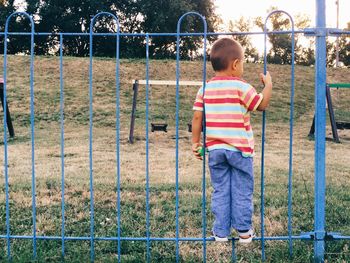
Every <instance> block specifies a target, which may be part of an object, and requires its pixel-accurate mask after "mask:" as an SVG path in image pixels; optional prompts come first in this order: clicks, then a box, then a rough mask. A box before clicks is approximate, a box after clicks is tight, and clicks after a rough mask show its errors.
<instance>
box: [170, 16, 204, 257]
mask: <svg viewBox="0 0 350 263" xmlns="http://www.w3.org/2000/svg"><path fill="white" fill-rule="evenodd" d="M188 15H195V16H199V17H200V18H201V19H202V22H203V39H204V41H203V49H204V52H203V77H202V78H203V94H204V91H205V84H206V47H207V41H206V39H207V22H206V20H205V17H203V16H202V15H200V14H199V13H196V12H188V13H185V14H184V15H182V16H181V17H180V18H179V20H178V22H177V31H176V155H175V161H176V188H175V191H176V262H179V186H178V184H179V108H180V107H179V105H180V103H179V98H180V96H179V92H180V88H179V87H180V85H179V82H180V32H181V22H182V20H183V19H184V18H185V17H186V16H188ZM203 115H204V128H203V147H204V149H205V135H206V131H205V130H206V129H205V107H204V110H203ZM205 159H206V158H205V151H204V156H203V178H202V188H203V189H202V225H203V231H202V237H203V241H202V242H203V262H206V242H207V240H206V190H205V189H206V182H205V177H206V176H205V166H206V163H205Z"/></svg>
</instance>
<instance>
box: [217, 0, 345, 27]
mask: <svg viewBox="0 0 350 263" xmlns="http://www.w3.org/2000/svg"><path fill="white" fill-rule="evenodd" d="M214 4H215V6H216V7H217V13H218V14H219V15H221V17H222V19H223V20H224V22H226V23H227V21H229V20H233V21H235V20H238V19H239V18H240V17H241V16H244V17H245V18H249V17H251V18H255V17H257V16H261V17H263V19H264V18H265V17H266V16H267V10H268V9H269V7H271V6H275V7H277V8H278V9H282V10H284V11H286V12H288V13H289V14H291V15H292V17H295V16H296V15H298V14H304V15H308V16H309V17H310V19H311V25H312V26H314V25H315V9H316V0H241V1H236V0H214ZM349 10H350V1H349V0H339V27H340V28H345V27H346V24H347V22H349V21H350V15H349ZM336 17H337V8H336V0H326V24H327V27H331V28H335V27H336V25H337V23H336V21H337V19H336Z"/></svg>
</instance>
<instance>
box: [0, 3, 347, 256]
mask: <svg viewBox="0 0 350 263" xmlns="http://www.w3.org/2000/svg"><path fill="white" fill-rule="evenodd" d="M325 11H326V6H325V0H316V26H315V28H312V29H308V30H300V31H295V30H294V25H293V26H292V30H290V31H283V32H280V31H279V32H271V31H267V27H266V22H267V20H268V18H269V17H270V16H271V15H272V14H274V13H276V12H281V13H284V14H286V15H287V16H288V17H289V18H290V20H291V22H292V24H293V20H292V18H291V17H290V15H289V14H288V13H286V12H284V11H279V10H276V11H273V12H272V13H271V14H269V16H268V17H267V19H266V21H265V27H264V32H255V34H264V36H265V52H264V53H265V67H264V71H265V72H266V69H267V65H266V39H267V34H274V33H278V34H291V35H292V50H293V52H292V56H293V58H292V61H294V34H295V33H299V34H307V35H309V36H312V37H315V39H316V62H317V63H316V66H315V111H316V112H315V154H314V158H315V173H314V174H315V182H314V189H315V191H314V192H315V194H314V207H315V208H314V213H313V214H314V227H313V229H311V232H308V233H297V234H296V235H293V232H292V223H291V222H292V211H291V204H292V175H293V147H292V146H293V106H294V101H293V98H294V97H293V95H294V63H292V67H291V68H292V71H291V74H292V80H291V103H290V106H291V107H290V144H289V175H288V234H287V235H284V236H266V235H265V232H264V229H265V222H264V217H265V214H264V205H265V199H264V186H265V185H264V171H265V161H264V153H265V127H266V126H265V125H266V117H265V116H266V114H265V113H264V114H263V123H262V151H261V152H262V155H261V219H260V222H261V235H260V236H258V237H256V238H254V240H255V241H259V242H260V243H261V260H262V261H264V260H265V259H266V255H265V241H266V240H269V241H275V240H284V241H287V242H288V244H289V253H290V255H291V256H292V255H293V241H294V240H307V241H312V242H313V248H314V260H315V262H324V258H325V242H326V241H336V240H348V239H350V237H349V236H345V235H341V234H336V233H332V232H327V231H326V220H325V210H326V209H325V208H326V207H325V204H326V203H325V197H326V191H325V190H326V182H325V179H326V177H325V146H326V145H325V125H326V122H325V99H324V98H325V96H326V89H325V88H324V87H325V86H326V37H327V36H329V35H331V34H332V35H335V36H336V35H340V34H350V32H346V31H342V30H335V29H329V28H326V21H325V15H326V13H325ZM16 15H22V16H25V17H27V18H28V19H29V20H30V25H31V31H30V32H19V33H20V34H21V33H22V34H27V35H30V39H31V42H30V46H31V49H30V110H31V114H30V117H31V156H32V176H31V180H32V186H31V193H32V207H31V208H32V233H31V234H28V232H25V234H22V235H14V234H13V231H12V229H11V224H10V212H9V211H10V210H9V206H10V195H9V174H8V158H7V152H8V149H7V146H8V145H7V133H6V132H5V133H4V178H5V202H6V204H5V206H6V207H5V211H6V216H5V226H6V227H5V230H4V232H5V233H4V234H2V235H0V238H1V239H3V240H4V241H5V243H6V256H7V259H8V260H9V261H10V260H11V253H13V252H11V249H12V246H13V245H12V242H13V241H14V240H16V239H26V240H31V241H32V243H33V246H32V254H33V259H34V260H35V259H36V258H37V242H38V240H45V241H47V242H50V240H53V241H57V240H58V241H61V247H62V250H61V254H62V258H64V257H65V253H66V248H65V244H66V242H71V241H73V240H74V241H75V242H81V241H87V242H89V244H90V259H91V261H94V258H95V243H96V242H97V241H99V242H103V241H110V242H116V244H117V249H116V253H117V256H118V262H120V261H121V256H122V253H121V242H145V243H146V251H145V256H146V261H147V262H150V260H151V246H150V244H151V242H153V241H157V242H174V243H175V244H176V251H175V253H176V262H179V261H180V253H179V251H180V242H197V243H200V244H201V245H202V251H203V262H205V261H206V256H207V249H206V247H207V242H211V241H214V239H213V238H211V237H208V236H207V224H206V220H207V217H206V201H207V199H206V198H207V197H206V179H207V178H206V169H205V168H206V158H203V176H202V209H201V210H202V236H201V237H180V235H179V227H180V224H179V132H178V131H179V86H180V83H181V82H180V80H179V73H180V66H179V61H180V55H179V53H180V52H179V50H180V37H182V36H202V37H203V40H204V41H203V51H204V52H203V60H204V61H206V39H207V36H208V35H229V34H246V35H248V34H252V33H254V32H239V33H208V32H207V24H206V20H205V18H204V17H203V16H201V15H200V14H198V13H194V12H190V13H186V14H184V15H183V16H182V17H181V18H180V19H179V21H178V24H177V32H176V33H163V34H159V33H137V34H136V33H135V34H130V33H125V34H124V33H120V31H119V21H118V19H117V17H116V16H115V15H113V14H111V13H105V12H103V13H99V14H97V15H96V16H94V17H93V19H92V20H91V24H90V32H89V33H88V34H84V33H81V34H80V33H75V35H85V36H89V37H90V68H89V99H90V100H89V106H90V122H89V166H90V169H89V180H90V181H89V183H90V184H89V193H90V207H89V208H90V209H89V216H90V222H89V223H90V232H89V234H88V235H86V236H77V235H75V236H74V235H69V234H68V233H67V231H66V230H65V218H66V214H65V206H66V203H65V170H64V160H65V151H64V125H63V123H64V121H63V75H62V67H63V64H62V57H63V52H62V46H63V38H64V37H65V36H71V35H73V33H58V34H57V35H58V37H59V39H60V44H59V49H60V70H61V71H60V72H61V73H60V84H61V85H60V86H61V155H60V156H61V163H62V183H61V194H62V197H61V206H62V218H61V229H62V230H61V234H60V235H51V236H45V235H41V234H39V232H38V229H37V226H36V222H37V219H36V214H37V212H36V174H35V172H36V169H35V163H36V162H35V161H36V160H35V151H34V150H35V143H34V138H35V136H34V131H35V129H34V63H33V62H34V36H35V34H37V33H36V32H35V30H34V21H33V19H32V17H31V16H29V15H28V14H27V13H23V12H19V13H13V14H11V15H10V16H9V17H8V18H7V20H6V24H5V32H4V33H2V32H0V35H1V36H3V37H4V38H5V39H7V37H8V35H9V34H10V33H9V31H8V25H9V21H10V20H11V19H12V18H13V17H14V16H16ZM102 15H103V16H109V17H111V18H113V19H114V20H115V23H116V25H117V26H118V30H117V32H116V33H113V34H107V33H106V34H105V35H106V36H112V37H116V39H117V41H116V61H115V63H116V74H115V76H116V98H117V99H116V112H117V114H116V120H117V123H116V142H117V143H116V181H117V183H116V195H117V201H116V211H117V216H116V228H117V231H116V234H115V235H113V236H95V219H94V214H95V212H94V207H95V203H94V172H93V147H92V146H93V140H92V131H93V129H92V124H93V118H92V101H93V99H92V94H93V93H92V77H93V70H92V57H93V53H92V50H93V49H92V47H93V36H94V35H95V33H94V32H93V28H94V24H95V20H96V19H97V18H98V17H99V16H102ZM188 15H194V16H197V17H198V18H199V19H200V20H201V21H202V22H203V28H204V29H203V32H201V33H181V32H180V27H181V23H182V21H183V19H184V18H185V17H186V16H188ZM13 34H16V33H13ZM40 34H41V35H52V33H51V32H48V33H40ZM99 35H103V34H99ZM130 35H131V36H137V37H144V38H145V43H146V83H147V84H146V124H145V125H146V126H145V127H146V133H145V136H146V144H145V145H146V155H145V158H146V168H145V174H146V176H145V177H146V178H145V189H146V202H145V207H146V228H145V229H146V230H145V236H144V237H139V236H137V237H133V236H123V235H122V233H121V228H122V221H121V212H120V211H121V205H120V203H121V201H120V200H121V180H120V178H121V175H120V166H121V164H120V163H121V162H120V143H119V142H120V123H119V121H118V120H119V119H120V115H119V113H120V102H119V91H120V86H119V37H120V36H124V37H127V36H130ZM160 35H161V36H175V37H176V39H177V41H176V54H177V60H176V140H175V142H176V145H175V147H176V152H175V169H176V174H175V207H176V213H175V224H176V230H175V234H174V237H154V236H151V233H150V197H149V195H150V187H149V176H150V174H149V153H148V149H149V137H148V136H149V134H148V126H149V121H148V116H149V115H148V113H149V97H148V94H149V90H148V86H149V85H150V83H149V82H150V80H149V73H148V69H149V45H150V36H160ZM7 71H8V68H7V41H4V99H5V103H6V83H7ZM202 80H203V82H202V84H203V86H204V87H205V83H206V63H203V76H202ZM135 103H136V101H135ZM135 105H136V104H135ZM5 110H6V107H5ZM4 116H5V117H4V118H6V114H5V115H4ZM4 123H6V122H4ZM205 132H206V131H205V129H204V130H203V134H204V136H203V138H204V141H203V145H205ZM203 154H204V157H205V154H206V152H205V150H204V151H203ZM11 216H12V215H11ZM230 241H231V242H232V259H233V260H234V259H235V239H234V238H232V239H231V240H230Z"/></svg>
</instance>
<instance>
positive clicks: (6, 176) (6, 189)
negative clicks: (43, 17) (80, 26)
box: [3, 17, 11, 261]
mask: <svg viewBox="0 0 350 263" xmlns="http://www.w3.org/2000/svg"><path fill="white" fill-rule="evenodd" d="M9 19H10V17H8V18H7V20H6V26H5V36H4V85H3V88H4V117H3V118H4V122H3V124H4V174H5V199H6V200H5V206H6V208H5V209H6V245H7V259H8V261H10V260H11V240H10V202H9V178H8V156H7V154H8V153H7V130H6V122H7V119H6V117H7V116H6V115H7V111H6V110H7V107H6V106H7V104H6V101H7V94H6V90H7V88H6V87H7V37H8V22H9Z"/></svg>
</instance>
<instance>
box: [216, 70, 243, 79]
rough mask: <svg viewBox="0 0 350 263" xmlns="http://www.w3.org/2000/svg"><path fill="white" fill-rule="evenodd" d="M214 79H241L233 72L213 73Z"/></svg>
mask: <svg viewBox="0 0 350 263" xmlns="http://www.w3.org/2000/svg"><path fill="white" fill-rule="evenodd" d="M215 77H234V78H241V76H237V75H236V74H234V73H233V72H229V71H215Z"/></svg>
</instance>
